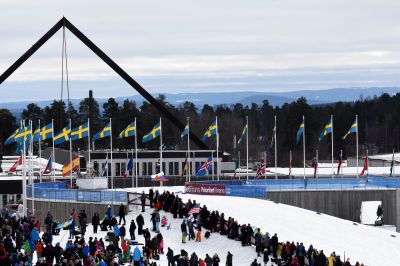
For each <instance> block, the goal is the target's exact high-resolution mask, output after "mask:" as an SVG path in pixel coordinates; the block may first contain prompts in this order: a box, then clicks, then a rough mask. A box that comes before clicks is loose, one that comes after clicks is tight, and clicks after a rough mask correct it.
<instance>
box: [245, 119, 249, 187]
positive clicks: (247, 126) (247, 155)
mask: <svg viewBox="0 0 400 266" xmlns="http://www.w3.org/2000/svg"><path fill="white" fill-rule="evenodd" d="M246 131H247V132H246V180H247V181H248V180H249V117H248V116H246Z"/></svg>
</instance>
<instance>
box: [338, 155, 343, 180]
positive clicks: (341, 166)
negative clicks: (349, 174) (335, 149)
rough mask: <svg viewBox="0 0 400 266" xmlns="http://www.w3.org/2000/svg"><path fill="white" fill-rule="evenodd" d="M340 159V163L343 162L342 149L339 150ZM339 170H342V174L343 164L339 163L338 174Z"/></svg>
mask: <svg viewBox="0 0 400 266" xmlns="http://www.w3.org/2000/svg"><path fill="white" fill-rule="evenodd" d="M340 160H341V161H342V164H343V150H340ZM340 171H342V175H343V165H340V169H339V170H338V174H339V173H340Z"/></svg>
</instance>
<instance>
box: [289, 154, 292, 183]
mask: <svg viewBox="0 0 400 266" xmlns="http://www.w3.org/2000/svg"><path fill="white" fill-rule="evenodd" d="M289 178H292V151H290V152H289Z"/></svg>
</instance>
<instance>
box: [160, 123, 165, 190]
mask: <svg viewBox="0 0 400 266" xmlns="http://www.w3.org/2000/svg"><path fill="white" fill-rule="evenodd" d="M162 145H163V143H162V124H161V117H160V173H161V172H162V170H163V169H162V148H163V147H162ZM163 183H164V182H163V181H161V180H160V187H162V186H163Z"/></svg>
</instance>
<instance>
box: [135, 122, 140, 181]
mask: <svg viewBox="0 0 400 266" xmlns="http://www.w3.org/2000/svg"><path fill="white" fill-rule="evenodd" d="M135 127H136V129H135V179H136V187H139V184H138V171H137V167H138V165H139V164H138V157H137V123H136V117H135Z"/></svg>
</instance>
